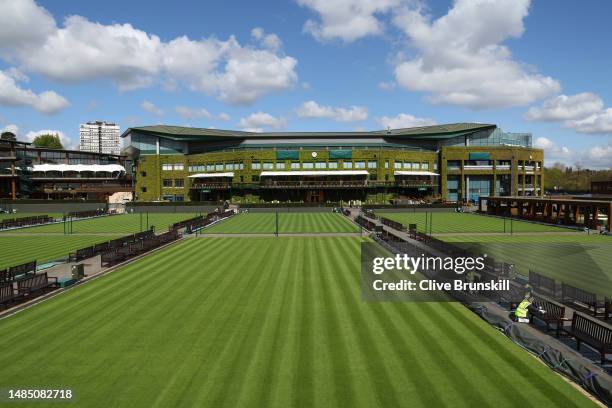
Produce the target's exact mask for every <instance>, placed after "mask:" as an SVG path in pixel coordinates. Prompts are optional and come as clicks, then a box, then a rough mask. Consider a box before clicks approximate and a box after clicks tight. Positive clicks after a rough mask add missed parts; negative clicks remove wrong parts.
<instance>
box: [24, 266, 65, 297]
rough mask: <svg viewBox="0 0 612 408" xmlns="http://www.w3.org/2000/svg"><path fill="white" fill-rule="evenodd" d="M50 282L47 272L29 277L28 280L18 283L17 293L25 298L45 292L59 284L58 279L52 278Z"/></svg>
mask: <svg viewBox="0 0 612 408" xmlns="http://www.w3.org/2000/svg"><path fill="white" fill-rule="evenodd" d="M51 279H53V280H50V279H49V277H48V276H47V272H43V273H38V274H34V275H29V276H28V277H27V278H25V279H22V280H20V281H18V282H17V292H18V293H19V294H20V295H23V296H29V295H30V294H32V293H34V292H38V291H41V290H45V289H46V288H48V287H51V286H54V285H56V284H57V278H56V277H52V278H51Z"/></svg>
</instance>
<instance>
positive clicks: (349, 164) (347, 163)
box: [342, 160, 353, 169]
mask: <svg viewBox="0 0 612 408" xmlns="http://www.w3.org/2000/svg"><path fill="white" fill-rule="evenodd" d="M342 167H343V168H345V169H352V168H353V162H352V161H346V160H345V161H344V162H343V163H342Z"/></svg>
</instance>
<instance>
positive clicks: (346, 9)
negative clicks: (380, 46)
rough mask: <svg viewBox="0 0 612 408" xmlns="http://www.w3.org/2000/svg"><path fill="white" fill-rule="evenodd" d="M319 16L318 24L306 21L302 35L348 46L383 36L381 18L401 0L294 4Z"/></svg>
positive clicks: (304, 0) (323, 0)
mask: <svg viewBox="0 0 612 408" xmlns="http://www.w3.org/2000/svg"><path fill="white" fill-rule="evenodd" d="M297 3H298V4H299V5H301V6H303V7H307V8H309V9H311V10H313V11H314V12H316V13H317V14H318V15H319V20H318V21H315V20H308V21H306V23H305V24H304V31H305V32H307V33H310V34H311V35H312V36H313V37H314V38H316V39H317V40H318V41H329V40H335V39H339V40H342V41H344V42H352V41H355V40H358V39H360V38H363V37H366V36H369V35H379V34H382V33H383V32H384V23H383V22H382V21H381V20H380V18H379V16H380V15H381V14H385V13H389V12H390V11H391V10H392V9H393V8H394V7H397V6H398V5H399V4H401V0H297Z"/></svg>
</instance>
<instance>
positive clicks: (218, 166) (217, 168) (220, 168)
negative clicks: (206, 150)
mask: <svg viewBox="0 0 612 408" xmlns="http://www.w3.org/2000/svg"><path fill="white" fill-rule="evenodd" d="M215 171H223V163H217V164H215Z"/></svg>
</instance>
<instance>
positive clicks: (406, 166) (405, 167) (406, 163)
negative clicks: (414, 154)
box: [404, 162, 412, 170]
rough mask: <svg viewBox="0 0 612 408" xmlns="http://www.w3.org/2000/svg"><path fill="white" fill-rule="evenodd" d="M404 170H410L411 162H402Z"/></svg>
mask: <svg viewBox="0 0 612 408" xmlns="http://www.w3.org/2000/svg"><path fill="white" fill-rule="evenodd" d="M404 170H412V162H404Z"/></svg>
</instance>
